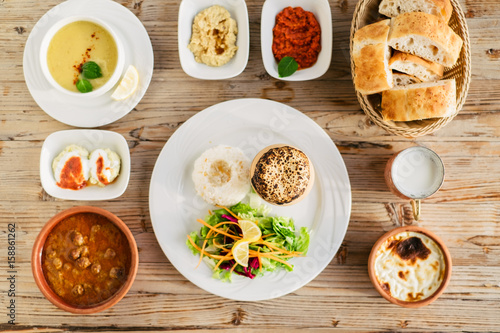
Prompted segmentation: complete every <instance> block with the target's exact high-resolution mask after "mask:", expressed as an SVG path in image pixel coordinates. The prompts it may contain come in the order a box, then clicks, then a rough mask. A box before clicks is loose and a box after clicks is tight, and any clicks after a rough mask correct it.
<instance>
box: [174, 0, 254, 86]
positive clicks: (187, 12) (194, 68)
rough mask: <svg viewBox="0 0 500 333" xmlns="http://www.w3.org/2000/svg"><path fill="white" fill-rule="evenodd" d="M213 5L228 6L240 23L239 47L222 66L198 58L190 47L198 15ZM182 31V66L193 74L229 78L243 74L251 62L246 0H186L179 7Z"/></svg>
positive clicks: (179, 39) (233, 16)
mask: <svg viewBox="0 0 500 333" xmlns="http://www.w3.org/2000/svg"><path fill="white" fill-rule="evenodd" d="M213 5H220V6H222V7H224V8H226V9H227V10H228V11H229V13H230V14H231V17H232V18H233V19H235V20H236V23H237V25H238V34H237V35H236V46H238V51H236V54H235V55H234V57H233V58H232V59H231V60H229V62H228V63H227V64H225V65H223V66H220V67H211V66H208V65H205V64H200V63H198V62H196V60H194V55H193V53H192V52H191V51H190V50H189V49H188V45H189V42H190V40H191V33H192V26H193V20H194V17H195V16H196V14H198V13H199V12H200V11H202V10H203V9H205V8H208V7H211V6H213ZM178 32H179V34H178V42H179V58H180V61H181V67H182V69H183V70H184V72H185V73H186V74H187V75H189V76H191V77H194V78H196V79H203V80H223V79H229V78H232V77H235V76H237V75H239V74H240V73H241V72H243V70H244V69H245V67H246V66H247V62H248V53H249V48H250V28H249V23H248V11H247V5H246V3H245V1H244V0H206V1H199V0H183V1H182V2H181V5H180V7H179V25H178Z"/></svg>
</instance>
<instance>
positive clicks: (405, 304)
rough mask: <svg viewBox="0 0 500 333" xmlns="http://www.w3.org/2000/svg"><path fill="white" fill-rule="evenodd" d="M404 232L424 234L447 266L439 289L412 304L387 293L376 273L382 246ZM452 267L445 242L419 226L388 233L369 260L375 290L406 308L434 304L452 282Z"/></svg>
mask: <svg viewBox="0 0 500 333" xmlns="http://www.w3.org/2000/svg"><path fill="white" fill-rule="evenodd" d="M402 232H416V233H421V234H424V235H425V236H427V237H429V238H430V239H432V240H433V241H434V242H435V243H436V244H437V245H438V246H439V248H440V249H441V253H442V255H443V262H444V265H445V270H444V274H443V279H442V281H441V284H440V285H439V287H438V288H437V289H436V291H435V292H434V293H433V294H432V295H430V296H429V297H427V298H424V299H422V300H418V301H414V302H410V301H403V300H400V299H398V298H395V297H393V296H392V295H391V294H390V293H388V292H386V290H384V289H383V288H382V286H381V285H380V283H379V281H378V279H377V276H376V272H375V259H376V257H377V251H378V250H379V248H380V246H382V245H383V244H384V243H385V241H386V240H387V239H389V238H390V237H392V236H395V235H397V234H399V233H402ZM451 267H452V262H451V255H450V252H449V251H448V248H447V247H446V245H445V244H444V242H443V241H442V240H441V238H439V237H438V236H436V235H435V234H434V233H432V232H430V231H429V230H427V229H424V228H422V227H417V226H404V227H399V228H395V229H393V230H391V231H389V232H387V233H385V234H384V235H383V236H382V237H380V238H379V239H378V240H377V242H376V243H375V244H374V245H373V247H372V250H371V252H370V256H369V258H368V275H369V276H370V280H371V282H372V284H373V286H374V287H375V289H376V290H377V291H378V292H379V294H380V295H382V297H384V298H385V299H386V300H388V301H389V302H391V303H393V304H396V305H399V306H402V307H406V308H417V307H422V306H426V305H429V304H430V303H432V302H434V301H435V300H436V299H437V298H438V297H439V296H441V294H442V293H443V292H444V290H445V289H446V286H447V285H448V283H449V282H450V278H451Z"/></svg>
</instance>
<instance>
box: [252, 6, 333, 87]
mask: <svg viewBox="0 0 500 333" xmlns="http://www.w3.org/2000/svg"><path fill="white" fill-rule="evenodd" d="M289 6H291V7H302V8H303V9H304V10H306V11H309V12H312V13H313V14H314V16H315V17H316V20H318V23H319V25H320V26H321V52H320V53H319V56H318V60H317V61H316V63H315V64H314V65H313V66H312V67H309V68H305V69H301V70H298V71H296V72H295V73H294V74H292V75H290V76H287V77H279V74H278V62H277V61H276V59H274V55H273V51H272V45H273V28H274V26H275V24H276V15H278V13H279V12H281V11H282V10H283V9H285V8H286V7H289ZM332 39H333V34H332V14H331V10H330V4H329V3H328V0H267V1H266V2H265V3H264V6H263V7H262V16H261V22H260V44H261V49H262V61H263V62H264V67H265V68H266V71H267V73H268V74H269V75H271V76H272V77H274V78H276V79H280V80H283V81H307V80H313V79H316V78H318V77H320V76H321V75H323V74H325V73H326V71H327V70H328V68H329V67H330V61H331V59H332Z"/></svg>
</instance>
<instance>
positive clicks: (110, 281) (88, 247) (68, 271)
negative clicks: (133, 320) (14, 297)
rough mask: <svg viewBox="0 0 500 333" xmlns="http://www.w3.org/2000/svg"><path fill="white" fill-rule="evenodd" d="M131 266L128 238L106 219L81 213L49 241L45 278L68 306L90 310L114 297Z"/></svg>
mask: <svg viewBox="0 0 500 333" xmlns="http://www.w3.org/2000/svg"><path fill="white" fill-rule="evenodd" d="M130 266H131V251H130V246H129V244H128V241H127V238H126V236H125V235H124V234H123V233H122V232H121V231H120V229H118V227H116V226H115V225H114V224H113V223H112V222H111V221H109V220H108V219H107V218H106V217H104V216H102V215H99V214H95V213H79V214H75V215H72V216H69V217H67V218H65V219H64V220H62V221H61V222H60V223H58V224H57V225H56V226H55V227H54V229H52V231H51V232H50V234H49V236H48V237H47V240H46V241H45V244H44V247H43V253H42V269H43V274H44V276H45V279H46V281H47V283H48V284H49V286H50V288H51V289H52V290H53V291H54V292H55V293H56V294H57V295H58V296H59V297H61V298H62V299H63V300H64V301H65V302H67V303H68V304H70V305H73V306H78V307H90V306H93V305H96V304H98V303H101V302H103V301H105V300H107V299H109V298H110V297H111V296H113V295H114V294H115V293H116V292H117V291H118V290H119V289H120V288H121V287H122V286H123V284H124V283H125V281H126V280H127V276H128V274H129V271H130Z"/></svg>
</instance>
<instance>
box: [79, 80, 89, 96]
mask: <svg viewBox="0 0 500 333" xmlns="http://www.w3.org/2000/svg"><path fill="white" fill-rule="evenodd" d="M76 89H78V91H80V92H81V93H88V92H91V91H92V84H90V82H89V81H88V80H85V79H81V80H78V82H77V83H76Z"/></svg>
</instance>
